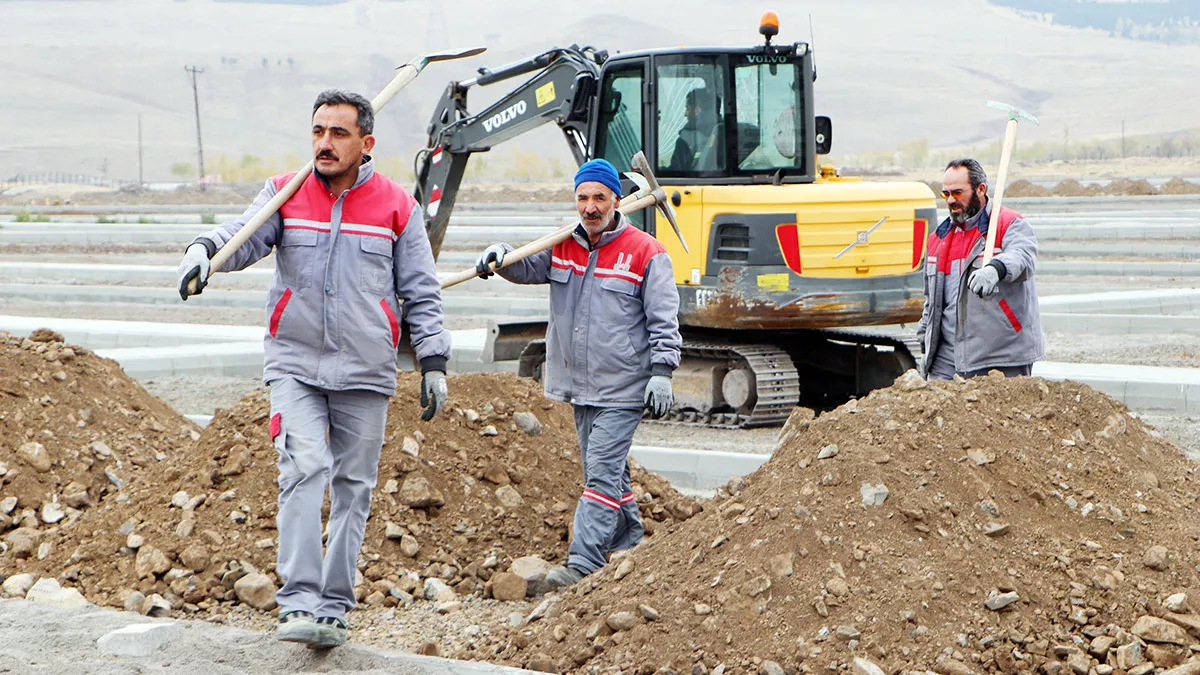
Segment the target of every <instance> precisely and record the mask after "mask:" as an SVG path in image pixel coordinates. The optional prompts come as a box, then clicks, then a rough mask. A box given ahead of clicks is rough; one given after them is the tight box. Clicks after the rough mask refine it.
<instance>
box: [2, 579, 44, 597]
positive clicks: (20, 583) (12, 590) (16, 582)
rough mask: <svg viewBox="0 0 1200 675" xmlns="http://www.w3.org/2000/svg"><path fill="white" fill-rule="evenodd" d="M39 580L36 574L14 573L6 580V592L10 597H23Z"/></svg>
mask: <svg viewBox="0 0 1200 675" xmlns="http://www.w3.org/2000/svg"><path fill="white" fill-rule="evenodd" d="M37 580H38V578H37V575H36V574H14V575H12V576H11V577H9V578H7V579H5V580H4V586H3V588H4V593H5V595H7V596H8V597H10V598H23V597H25V594H26V593H28V592H29V589H31V588H33V584H34V583H35V582H37Z"/></svg>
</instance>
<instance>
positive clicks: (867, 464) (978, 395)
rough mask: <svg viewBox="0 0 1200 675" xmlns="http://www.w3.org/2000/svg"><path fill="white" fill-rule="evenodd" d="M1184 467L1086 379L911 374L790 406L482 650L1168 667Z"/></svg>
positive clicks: (748, 660)
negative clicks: (749, 458) (694, 501)
mask: <svg viewBox="0 0 1200 675" xmlns="http://www.w3.org/2000/svg"><path fill="white" fill-rule="evenodd" d="M1194 472H1195V467H1194V466H1193V465H1191V464H1190V463H1189V462H1187V461H1186V460H1185V459H1184V458H1183V456H1182V455H1181V454H1180V452H1179V450H1178V449H1176V448H1175V447H1173V446H1171V445H1170V444H1169V443H1167V442H1165V441H1163V440H1161V438H1160V437H1159V435H1158V434H1157V433H1156V432H1154V431H1153V430H1152V429H1150V428H1148V427H1146V426H1145V425H1144V424H1143V423H1142V422H1140V421H1139V420H1137V419H1135V418H1134V417H1133V416H1131V415H1130V414H1129V412H1128V410H1127V409H1126V408H1125V407H1124V406H1123V405H1121V404H1120V403H1116V402H1114V401H1113V400H1112V399H1110V398H1108V397H1107V396H1105V395H1104V394H1102V393H1099V392H1097V391H1095V390H1093V389H1091V388H1089V387H1087V386H1084V385H1080V384H1078V383H1074V382H1064V383H1052V382H1043V381H1042V380H1040V379H1036V378H1017V379H1011V380H1005V379H1003V378H999V379H997V378H982V379H977V380H972V381H969V382H965V383H953V382H951V383H939V384H931V385H927V384H926V383H924V382H923V381H921V380H920V378H919V377H916V374H915V373H911V372H910V373H909V374H907V375H906V376H905V377H904V378H901V380H900V381H899V382H898V383H897V384H896V385H895V386H894V387H892V388H889V389H885V390H880V391H876V392H874V393H872V394H871V395H869V396H868V397H866V398H863V399H860V400H857V401H850V402H849V403H847V404H846V405H843V406H842V407H840V408H838V409H836V410H834V411H831V412H830V413H827V414H825V415H822V416H821V417H819V418H817V419H816V420H814V421H812V422H811V423H809V422H807V421H805V420H804V419H803V418H801V417H800V416H799V415H793V419H791V420H789V423H788V425H787V426H786V427H785V429H784V431H783V434H782V436H781V443H780V445H779V447H778V449H777V450H776V452H775V454H774V456H773V457H772V459H771V460H770V461H769V462H767V463H766V464H765V465H763V466H762V467H761V468H760V469H759V470H758V471H756V472H755V473H754V474H752V475H751V476H749V477H748V478H747V479H745V480H744V486H742V485H734V486H731V487H732V492H733V494H732V495H726V496H724V497H720V496H719V497H718V499H717V500H716V501H715V503H714V504H712V505H711V506H710V507H709V508H706V509H705V511H704V513H702V514H700V515H699V516H697V517H695V518H692V519H691V520H689V521H687V522H686V523H683V524H682V525H680V526H679V527H678V528H677V529H676V530H675V531H673V532H671V533H669V534H667V535H665V536H659V537H656V538H655V539H653V540H651V541H649V542H647V543H646V544H644V545H643V546H641V547H639V548H637V549H635V550H634V551H632V552H631V553H630V554H629V555H628V556H627V557H626V558H625V559H623V560H621V561H619V562H614V564H612V565H610V566H609V567H608V568H606V569H605V571H603V572H601V573H599V574H597V575H596V576H595V577H593V578H590V579H585V580H584V581H583V582H581V583H580V584H579V586H577V587H576V588H573V589H571V590H570V591H569V592H566V593H564V594H562V596H561V597H559V598H558V600H557V603H556V605H555V606H554V607H553V608H551V609H550V610H549V611H548V612H546V616H547V617H548V618H547V619H544V620H538V621H534V622H533V623H531V624H529V625H528V626H526V627H524V628H521V629H518V630H517V632H515V633H514V634H512V635H510V636H508V638H507V640H506V641H501V642H500V643H486V642H485V643H484V644H481V645H480V646H479V649H480V653H483V654H486V653H497V654H499V657H500V658H502V659H506V660H507V662H509V663H512V664H519V665H522V666H526V667H530V668H536V669H543V670H553V671H573V672H605V671H609V670H617V669H619V670H620V671H621V672H635V671H636V672H639V673H652V672H656V671H657V672H663V673H665V672H673V673H688V672H692V673H710V672H711V673H717V672H761V673H770V672H775V673H782V672H789V673H790V672H796V671H799V672H815V671H825V672H837V671H838V670H839V669H843V670H844V669H847V668H849V666H850V664H851V663H852V662H853V661H854V659H855V657H862V658H866V659H869V660H871V661H873V662H874V663H876V664H878V665H879V666H881V667H882V669H883V672H888V673H895V672H899V671H902V670H910V671H911V670H916V671H923V670H925V669H926V668H933V669H935V670H937V672H939V673H942V674H943V675H948V674H951V673H954V674H956V675H957V674H959V673H962V674H965V673H968V672H983V671H996V670H1000V671H1003V672H1005V673H1010V674H1011V673H1017V672H1031V671H1035V672H1046V673H1060V672H1061V673H1070V672H1071V671H1072V670H1074V672H1076V673H1087V672H1089V670H1090V672H1093V673H1095V672H1097V671H1096V670H1095V669H1094V666H1095V662H1094V661H1093V660H1092V656H1096V657H1098V659H1099V662H1100V663H1102V664H1103V663H1106V661H1107V663H1108V664H1113V665H1118V664H1119V668H1118V670H1120V671H1126V670H1129V669H1131V668H1133V667H1134V666H1135V665H1136V664H1138V663H1140V662H1141V661H1142V660H1153V661H1155V663H1156V664H1157V665H1158V666H1160V667H1162V666H1164V665H1166V666H1169V665H1170V664H1172V663H1178V662H1179V661H1180V660H1182V659H1184V658H1185V657H1187V656H1188V650H1187V645H1189V644H1192V643H1195V642H1200V616H1197V615H1192V614H1188V615H1186V616H1182V618H1181V617H1180V615H1178V614H1171V615H1168V616H1171V617H1175V620H1177V621H1178V622H1180V623H1182V624H1183V625H1185V626H1188V629H1187V630H1188V631H1189V632H1190V633H1191V635H1190V636H1189V635H1188V634H1186V633H1185V632H1184V629H1183V628H1180V627H1178V626H1177V625H1175V624H1170V623H1168V622H1166V621H1162V622H1161V624H1167V626H1166V627H1163V626H1162V625H1160V623H1156V622H1157V619H1155V618H1154V617H1145V616H1143V615H1147V614H1150V613H1152V612H1153V613H1162V612H1164V608H1163V602H1164V598H1167V597H1168V595H1169V594H1172V593H1174V592H1175V591H1178V590H1184V589H1186V588H1187V587H1188V586H1189V585H1191V586H1193V587H1194V586H1195V584H1196V583H1197V581H1198V579H1197V576H1198V575H1197V571H1196V569H1195V565H1196V562H1197V560H1196V559H1195V558H1196V553H1197V549H1196V539H1197V536H1198V535H1200V524H1198V521H1197V519H1196V513H1195V510H1196V499H1197V497H1196V495H1197V494H1198V493H1200V483H1198V481H1197V478H1196V475H1195V473H1194ZM738 488H740V489H738ZM1189 595H1195V594H1189ZM1196 599H1200V598H1192V602H1194V600H1196ZM1187 602H1188V601H1187V599H1186V598H1184V600H1180V597H1175V598H1172V599H1171V601H1170V602H1168V603H1167V605H1168V607H1174V608H1175V611H1176V612H1179V611H1182V612H1187V611H1188V610H1187V609H1186V608H1184V607H1182V606H1181V605H1184V604H1186V603H1187ZM1192 606H1193V607H1194V606H1196V605H1194V604H1193V605H1192ZM993 608H996V609H993ZM1135 619H1138V621H1137V622H1136V623H1135ZM1189 621H1190V622H1192V623H1191V624H1189V623H1188V622H1189ZM1131 625H1132V627H1131ZM1131 633H1132V634H1131ZM1133 634H1136V635H1137V637H1135V636H1134V635H1133ZM1129 645H1134V646H1129ZM1089 650H1092V655H1089V653H1088V651H1089ZM1135 651H1136V654H1134V652H1135ZM472 654H474V652H467V653H465V654H460V655H459V656H460V657H461V656H466V657H470V656H471V655H472ZM1135 656H1136V659H1135V658H1134V657H1135ZM768 661H770V662H773V663H771V664H768V663H767V662H768ZM1064 662H1070V667H1068V665H1067V663H1064ZM1039 668H1041V669H1040V670H1039ZM1104 668H1105V669H1106V670H1101V671H1099V672H1117V671H1113V670H1112V668H1111V667H1110V666H1109V665H1105V666H1104ZM1147 668H1149V667H1144V668H1142V669H1140V670H1139V672H1142V671H1145V670H1146V669H1147ZM855 672H860V673H861V672H870V671H869V670H863V669H859V668H858V667H856V668H855ZM1189 672H1195V671H1189Z"/></svg>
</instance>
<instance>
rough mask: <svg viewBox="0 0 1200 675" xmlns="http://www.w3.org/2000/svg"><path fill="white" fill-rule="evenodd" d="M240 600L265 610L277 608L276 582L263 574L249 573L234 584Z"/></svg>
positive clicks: (234, 590) (234, 589)
mask: <svg viewBox="0 0 1200 675" xmlns="http://www.w3.org/2000/svg"><path fill="white" fill-rule="evenodd" d="M233 592H234V593H236V594H237V598H238V600H241V601H242V602H243V603H244V604H247V605H250V606H251V607H253V608H254V609H258V610H262V611H264V612H266V611H269V610H272V609H275V607H276V604H275V582H273V581H271V577H269V576H267V575H265V574H261V573H254V574H247V575H246V576H244V577H242V578H241V579H238V580H237V581H236V582H235V583H234V584H233Z"/></svg>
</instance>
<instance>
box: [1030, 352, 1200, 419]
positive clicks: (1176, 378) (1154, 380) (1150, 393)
mask: <svg viewBox="0 0 1200 675" xmlns="http://www.w3.org/2000/svg"><path fill="white" fill-rule="evenodd" d="M1033 374H1034V375H1036V376H1038V377H1044V378H1046V379H1048V380H1074V381H1076V382H1082V383H1084V384H1087V385H1089V386H1092V387H1095V388H1096V389H1099V390H1100V391H1103V392H1104V393H1106V394H1108V395H1109V396H1112V397H1113V398H1115V399H1117V400H1119V401H1122V402H1124V403H1125V405H1127V406H1129V407H1130V408H1132V409H1133V410H1137V411H1139V412H1144V411H1151V410H1163V411H1169V412H1176V413H1186V414H1195V413H1197V412H1200V368H1158V367H1154V366H1129V365H1121V364H1111V363H1105V364H1088V363H1056V362H1052V361H1040V362H1038V363H1035V364H1033Z"/></svg>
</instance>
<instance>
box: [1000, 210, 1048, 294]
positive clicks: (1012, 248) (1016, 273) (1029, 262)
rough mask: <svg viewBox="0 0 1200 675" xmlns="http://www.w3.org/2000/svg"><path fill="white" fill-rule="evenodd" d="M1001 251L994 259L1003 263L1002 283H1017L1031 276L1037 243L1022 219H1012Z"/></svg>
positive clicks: (1026, 221) (1035, 237) (1027, 223)
mask: <svg viewBox="0 0 1200 675" xmlns="http://www.w3.org/2000/svg"><path fill="white" fill-rule="evenodd" d="M1003 249H1004V250H1002V251H1001V252H1000V253H997V254H996V255H995V259H996V260H999V261H1000V262H1002V263H1004V267H1005V269H1006V270H1007V273H1006V274H1005V275H1004V279H1003V281H1007V282H1009V283H1017V282H1021V281H1025V280H1026V279H1028V278H1029V277H1031V276H1033V270H1034V267H1035V266H1036V265H1037V253H1038V243H1037V236H1036V235H1035V234H1034V233H1033V226H1031V225H1030V224H1029V221H1028V220H1025V218H1024V217H1019V218H1015V219H1013V221H1012V222H1011V223H1009V224H1008V230H1006V231H1005V233H1004V242H1003Z"/></svg>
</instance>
